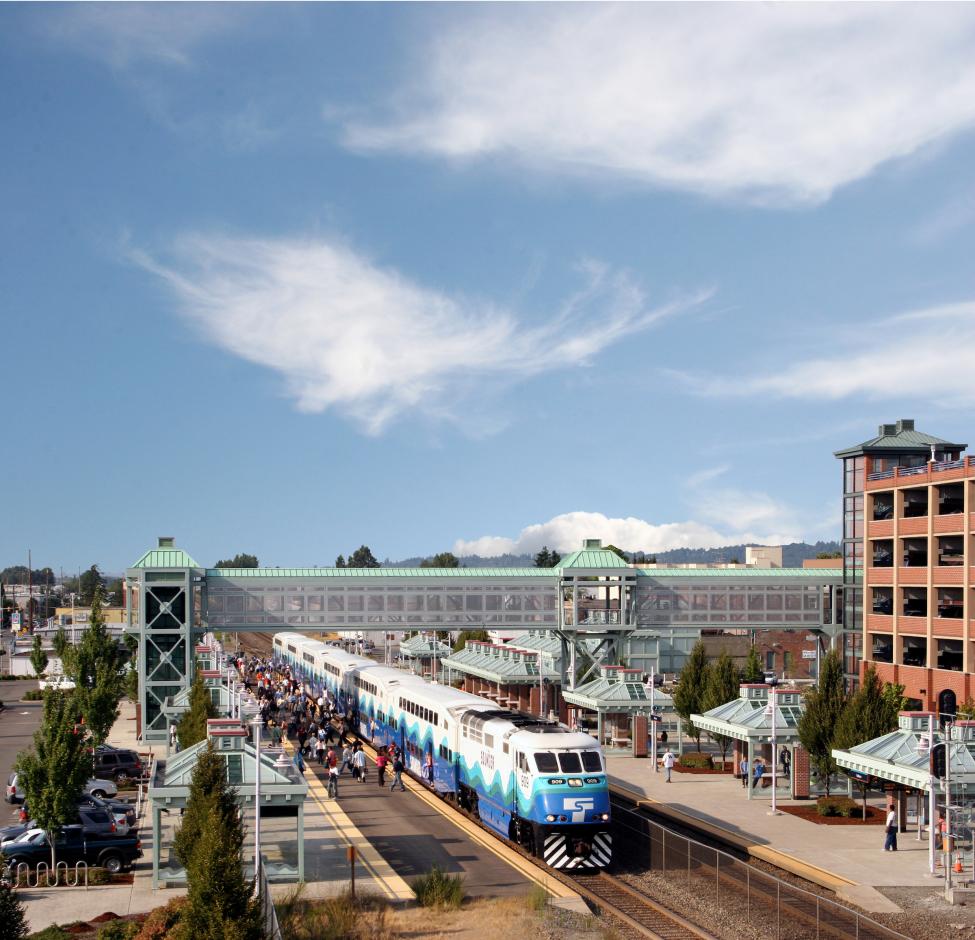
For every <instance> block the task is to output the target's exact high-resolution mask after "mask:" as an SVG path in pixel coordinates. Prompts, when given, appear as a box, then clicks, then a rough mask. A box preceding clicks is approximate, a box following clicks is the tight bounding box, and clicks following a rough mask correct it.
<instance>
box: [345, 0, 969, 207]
mask: <svg viewBox="0 0 975 940" xmlns="http://www.w3.org/2000/svg"><path fill="white" fill-rule="evenodd" d="M443 20H444V18H443V17H439V18H438V26H439V24H440V23H442V22H443ZM973 39H975V6H973V5H971V4H902V3H898V4H880V3H871V4H863V3H858V4H853V3H851V4H835V3H834V4H795V3H790V4H758V3H752V4H740V3H735V4H731V3H729V4H717V5H715V4H623V5H609V4H565V5H556V4H542V5H540V6H536V7H517V6H515V7H512V6H507V5H506V6H504V7H500V8H495V9H489V10H488V11H487V12H486V13H482V12H481V11H477V12H475V13H472V12H471V11H470V9H469V8H468V9H464V11H463V13H462V14H460V15H458V16H457V17H456V18H455V19H454V20H453V22H452V24H451V25H449V26H447V27H441V28H440V31H439V32H435V33H434V36H433V38H432V40H430V42H429V43H424V44H423V47H422V49H421V50H420V51H419V53H418V54H417V56H416V57H415V61H414V63H413V64H412V67H411V74H410V75H409V76H408V77H406V78H404V84H405V90H404V91H403V92H401V93H400V94H399V95H398V96H397V97H396V98H395V100H393V101H392V102H391V105H390V111H389V113H388V115H383V116H381V117H379V116H375V115H373V116H366V117H361V118H359V119H358V120H353V121H350V122H348V123H347V124H346V126H345V141H346V143H347V144H348V146H350V147H352V148H356V149H362V150H369V149H377V150H378V149H394V150H401V151H407V152H415V153H426V154H431V155H435V156H439V157H445V158H451V159H470V158H486V157H492V158H501V159H504V160H509V159H510V160H513V161H516V162H518V163H521V164H528V165H531V166H534V167H536V168H538V169H541V170H545V171H553V170H555V171H559V172H581V173H596V174H599V175H602V176H611V177H615V178H621V179H628V180H634V181H637V182H640V183H650V184H656V185H663V186H670V187H675V188H678V189H685V190H691V191H695V192H703V193H708V194H714V195H735V196H745V197H748V198H751V199H754V200H757V201H762V202H766V203H786V204H797V203H798V204H802V203H815V202H819V201H822V200H824V199H827V198H829V196H830V195H831V194H832V192H833V191H834V190H835V189H836V188H837V187H840V186H842V185H844V184H846V183H849V182H851V181H853V180H857V179H861V178H863V177H865V176H867V175H869V174H870V173H871V172H873V171H874V170H875V169H876V168H877V167H878V166H879V165H881V164H882V163H884V162H885V161H888V160H891V159H894V158H897V157H904V156H907V155H910V154H914V153H915V152H916V151H918V150H919V149H920V148H923V147H924V146H925V145H927V144H931V143H932V142H934V141H937V140H939V139H944V138H945V137H946V136H948V135H951V134H952V133H955V132H957V131H959V130H960V129H962V128H966V127H969V126H971V125H972V123H973V121H975V56H973V55H972V48H973Z"/></svg>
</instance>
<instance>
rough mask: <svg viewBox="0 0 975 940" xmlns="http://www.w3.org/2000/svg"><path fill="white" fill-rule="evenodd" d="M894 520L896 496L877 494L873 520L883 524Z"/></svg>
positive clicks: (874, 500)
mask: <svg viewBox="0 0 975 940" xmlns="http://www.w3.org/2000/svg"><path fill="white" fill-rule="evenodd" d="M893 518H894V494H893V493H876V494H875V495H874V497H873V519H874V521H875V522H882V521H883V520H885V519H893Z"/></svg>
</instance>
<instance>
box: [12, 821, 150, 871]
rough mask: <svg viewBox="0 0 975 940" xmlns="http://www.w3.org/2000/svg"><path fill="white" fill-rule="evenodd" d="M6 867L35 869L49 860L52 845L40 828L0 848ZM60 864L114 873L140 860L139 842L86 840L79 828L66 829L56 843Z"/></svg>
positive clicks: (127, 838)
mask: <svg viewBox="0 0 975 940" xmlns="http://www.w3.org/2000/svg"><path fill="white" fill-rule="evenodd" d="M0 853H2V854H3V860H4V862H5V864H6V865H8V866H10V867H11V868H13V869H16V868H17V866H18V865H22V864H23V865H27V866H29V867H30V868H34V867H35V866H36V865H37V863H38V862H47V863H48V864H50V861H51V846H50V844H49V843H48V841H47V833H46V832H45V831H44V830H43V829H30V830H28V831H27V832H25V833H24V834H23V835H22V836H21V837H20V838H19V839H16V840H15V841H13V842H8V843H7V844H6V845H2V846H0ZM55 853H56V858H57V860H58V861H59V862H67V864H68V865H69V866H70V865H74V864H76V863H77V862H85V863H86V864H88V865H99V866H101V867H102V868H104V869H106V870H107V871H109V872H111V873H112V874H115V873H116V872H120V871H122V870H123V869H124V868H129V867H131V865H132V863H133V862H134V861H135V860H136V859H137V858H141V857H142V842H141V841H140V840H139V838H138V836H118V835H112V836H102V837H89V836H87V835H86V834H85V833H84V831H83V830H82V828H81V826H65V827H64V828H63V829H62V830H61V833H60V835H59V836H58V839H57V842H56V844H55Z"/></svg>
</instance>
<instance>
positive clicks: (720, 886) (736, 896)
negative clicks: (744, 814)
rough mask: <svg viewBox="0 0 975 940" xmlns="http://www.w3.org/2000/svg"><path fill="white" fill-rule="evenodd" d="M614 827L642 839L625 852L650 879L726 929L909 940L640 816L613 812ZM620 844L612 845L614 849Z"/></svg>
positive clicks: (791, 937)
mask: <svg viewBox="0 0 975 940" xmlns="http://www.w3.org/2000/svg"><path fill="white" fill-rule="evenodd" d="M614 824H615V825H616V826H618V827H622V828H625V829H627V830H629V831H630V832H632V833H633V834H634V835H638V836H642V838H636V839H630V840H627V845H628V847H629V849H628V850H629V851H630V852H632V853H633V854H634V859H635V860H638V861H639V862H642V863H643V864H645V865H647V867H648V868H650V870H651V871H652V872H653V873H654V875H655V876H658V877H662V878H663V879H664V880H665V881H668V882H671V883H672V884H673V886H674V887H675V888H678V889H682V890H687V889H690V890H691V892H692V893H693V894H694V896H695V897H697V898H700V899H701V900H702V901H704V902H705V903H706V904H708V906H709V907H710V906H711V902H712V901H713V904H714V906H715V907H717V908H718V910H719V911H720V912H721V914H723V915H724V916H726V917H727V918H728V922H729V923H731V922H733V921H736V920H740V919H742V918H744V919H745V921H747V923H748V924H750V925H751V926H752V927H754V928H755V932H759V933H761V935H762V936H764V937H766V938H768V940H809V938H810V937H837V938H841V937H849V938H857V940H908V938H907V937H905V935H904V934H902V933H898V932H897V931H896V930H891V929H890V928H889V927H884V926H883V925H881V924H878V923H877V922H876V921H875V920H871V919H870V918H869V917H866V916H865V915H863V914H860V913H858V912H857V911H854V910H852V909H851V908H848V907H844V906H843V905H842V904H838V903H837V902H835V901H831V900H829V899H828V898H824V897H819V896H818V895H816V894H813V893H812V892H810V891H805V890H803V889H802V888H798V887H796V886H794V885H791V884H789V883H788V882H785V881H782V880H780V879H779V878H776V877H775V876H774V875H768V874H766V873H765V872H762V871H759V870H758V869H757V868H754V867H752V866H751V865H749V864H748V863H746V862H743V861H740V860H739V859H736V858H734V857H733V856H731V855H729V854H728V853H727V852H722V851H721V850H720V849H715V848H712V847H711V846H707V845H703V844H702V843H700V842H696V841H695V840H693V839H688V838H687V837H685V836H681V835H677V834H676V833H674V832H671V831H670V830H668V829H666V828H664V827H663V826H661V825H659V824H658V823H655V822H654V821H653V820H651V819H647V818H646V817H645V816H640V815H638V814H637V813H633V812H628V813H627V814H626V817H625V821H624V819H623V818H622V814H620V813H618V812H617V813H616V815H615V818H614ZM620 842H621V840H616V843H615V845H619V844H620ZM614 848H615V846H614ZM719 916H720V915H719Z"/></svg>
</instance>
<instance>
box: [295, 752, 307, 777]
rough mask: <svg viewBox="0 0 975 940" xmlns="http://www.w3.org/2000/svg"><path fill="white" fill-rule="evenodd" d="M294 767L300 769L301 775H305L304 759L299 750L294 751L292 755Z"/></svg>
mask: <svg viewBox="0 0 975 940" xmlns="http://www.w3.org/2000/svg"><path fill="white" fill-rule="evenodd" d="M294 763H295V767H297V768H298V769H299V770H300V771H301V776H302V777H304V775H305V759H304V758H303V757H302V756H301V751H295V756H294Z"/></svg>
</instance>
